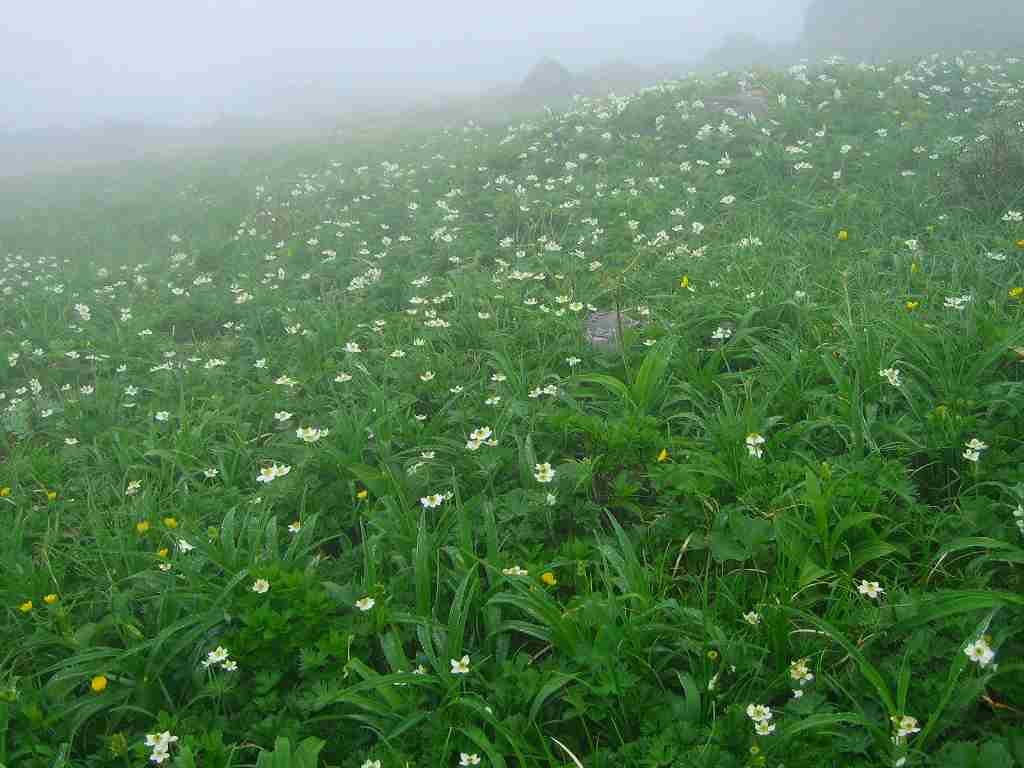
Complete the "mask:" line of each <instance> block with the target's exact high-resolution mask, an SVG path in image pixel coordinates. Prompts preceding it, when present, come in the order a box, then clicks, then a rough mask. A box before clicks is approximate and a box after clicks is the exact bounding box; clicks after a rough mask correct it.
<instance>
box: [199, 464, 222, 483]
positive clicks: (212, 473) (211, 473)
mask: <svg viewBox="0 0 1024 768" xmlns="http://www.w3.org/2000/svg"><path fill="white" fill-rule="evenodd" d="M219 474H220V470H219V469H214V468H213V467H210V468H209V469H204V470H203V477H205V478H207V479H210V480H212V479H213V478H215V477H216V476H217V475H219Z"/></svg>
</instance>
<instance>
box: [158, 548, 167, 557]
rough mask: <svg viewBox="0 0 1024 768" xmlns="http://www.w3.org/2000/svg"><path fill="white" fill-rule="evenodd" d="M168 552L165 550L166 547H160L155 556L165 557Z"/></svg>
mask: <svg viewBox="0 0 1024 768" xmlns="http://www.w3.org/2000/svg"><path fill="white" fill-rule="evenodd" d="M168 551H169V550H168V549H167V547H160V549H158V550H157V551H156V556H157V557H167V552H168Z"/></svg>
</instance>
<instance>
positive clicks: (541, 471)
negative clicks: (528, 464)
mask: <svg viewBox="0 0 1024 768" xmlns="http://www.w3.org/2000/svg"><path fill="white" fill-rule="evenodd" d="M533 477H534V478H535V479H536V480H537V482H538V483H550V482H551V481H553V480H554V479H555V470H554V469H552V468H551V464H549V463H548V462H546V461H545V462H544V463H543V464H535V465H534V467H533Z"/></svg>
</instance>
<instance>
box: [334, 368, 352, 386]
mask: <svg viewBox="0 0 1024 768" xmlns="http://www.w3.org/2000/svg"><path fill="white" fill-rule="evenodd" d="M334 380H335V381H336V382H337V383H338V384H344V383H345V382H346V381H352V374H351V373H345V371H342V372H341V373H339V374H338V375H337V376H335V377H334Z"/></svg>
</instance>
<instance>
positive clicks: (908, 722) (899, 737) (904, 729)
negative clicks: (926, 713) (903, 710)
mask: <svg viewBox="0 0 1024 768" xmlns="http://www.w3.org/2000/svg"><path fill="white" fill-rule="evenodd" d="M891 720H892V722H893V725H895V726H896V735H895V736H894V737H893V741H894V742H895V743H896V744H902V743H903V742H904V741H906V738H907V736H910V735H912V734H915V733H918V732H919V731H920V730H921V727H920V726H919V725H918V724H917V718H916V717H911V716H910V715H903V716H901V717H895V716H894V717H892V718H891Z"/></svg>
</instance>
